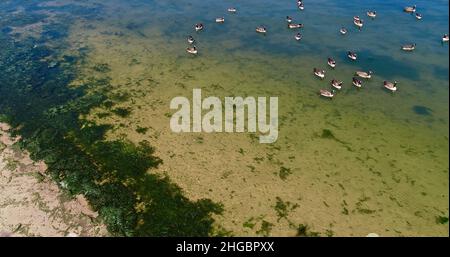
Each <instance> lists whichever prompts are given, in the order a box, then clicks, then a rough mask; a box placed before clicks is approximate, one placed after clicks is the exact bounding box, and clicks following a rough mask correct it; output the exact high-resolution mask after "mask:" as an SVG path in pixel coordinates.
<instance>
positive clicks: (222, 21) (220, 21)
mask: <svg viewBox="0 0 450 257" xmlns="http://www.w3.org/2000/svg"><path fill="white" fill-rule="evenodd" d="M224 22H225V18H224V17H220V18H216V23H224Z"/></svg>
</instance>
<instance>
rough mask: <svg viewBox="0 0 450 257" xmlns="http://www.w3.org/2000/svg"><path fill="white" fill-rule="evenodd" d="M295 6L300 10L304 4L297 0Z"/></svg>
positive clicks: (303, 7) (303, 8)
mask: <svg viewBox="0 0 450 257" xmlns="http://www.w3.org/2000/svg"><path fill="white" fill-rule="evenodd" d="M297 7H298V9H300V10H302V11H303V10H305V6H304V5H303V1H297Z"/></svg>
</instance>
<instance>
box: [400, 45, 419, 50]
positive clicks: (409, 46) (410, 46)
mask: <svg viewBox="0 0 450 257" xmlns="http://www.w3.org/2000/svg"><path fill="white" fill-rule="evenodd" d="M415 49H416V44H407V45H402V50H403V51H407V52H411V51H414V50H415Z"/></svg>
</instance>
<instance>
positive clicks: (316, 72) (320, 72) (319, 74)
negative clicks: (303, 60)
mask: <svg viewBox="0 0 450 257" xmlns="http://www.w3.org/2000/svg"><path fill="white" fill-rule="evenodd" d="M313 71H314V75H316V76H317V77H319V78H320V79H324V78H325V71H324V70H319V69H317V68H314V70H313Z"/></svg>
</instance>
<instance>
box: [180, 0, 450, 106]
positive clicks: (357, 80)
mask: <svg viewBox="0 0 450 257" xmlns="http://www.w3.org/2000/svg"><path fill="white" fill-rule="evenodd" d="M297 7H298V9H299V10H304V9H305V6H304V4H303V1H302V0H297ZM416 9H417V7H416V5H414V6H410V7H405V8H404V9H403V11H404V12H406V13H410V14H414V16H415V17H416V19H418V20H421V19H422V15H421V14H419V13H417V11H416ZM227 11H228V12H229V13H232V14H234V13H236V12H237V9H236V8H233V7H232V8H228V10H227ZM366 15H367V17H369V18H370V19H375V18H376V17H377V12H376V11H373V10H369V11H367V12H366ZM293 20H294V19H293V18H292V17H290V16H286V22H287V27H288V28H289V29H300V28H303V24H301V23H294V22H293ZM215 22H216V23H224V22H225V18H224V17H218V18H216V19H215ZM353 24H354V25H355V26H356V27H357V28H358V29H359V30H361V29H362V27H363V26H364V20H363V19H361V17H360V16H354V17H353ZM194 29H195V31H196V32H199V31H202V30H203V29H204V25H203V24H202V23H198V24H195V25H194ZM256 32H257V33H261V34H266V33H267V28H266V27H265V26H258V27H256ZM340 33H341V34H342V35H346V34H347V33H348V30H347V29H346V28H345V27H342V28H341V29H340ZM294 38H295V40H297V41H300V40H301V39H302V38H303V36H302V34H301V33H296V34H295V35H294ZM187 42H188V44H189V47H188V48H187V49H186V51H187V52H188V53H190V54H193V55H196V54H197V53H198V50H197V47H196V46H195V39H194V38H193V37H192V36H188V38H187ZM442 42H449V35H448V34H445V35H444V36H443V37H442ZM401 49H402V50H403V51H408V52H411V51H414V50H415V49H416V44H415V43H412V44H405V45H402V46H401ZM347 57H348V58H349V59H350V60H351V61H356V60H357V59H358V54H357V53H356V52H353V51H348V52H347ZM327 63H328V66H330V67H331V68H332V69H334V68H336V61H335V60H334V59H333V58H331V57H329V58H328V61H327ZM313 73H314V75H315V76H317V77H318V78H320V79H325V73H326V71H325V70H321V69H318V68H314V69H313ZM372 74H373V72H372V71H370V70H369V71H356V72H355V74H354V75H355V76H354V77H353V78H352V85H353V86H355V87H357V88H361V87H362V85H363V82H362V80H361V79H366V80H368V79H370V78H371V77H372ZM330 85H331V88H332V90H327V89H321V90H320V95H321V96H323V97H327V98H333V97H334V95H335V92H336V91H335V90H340V89H342V86H343V82H342V81H338V80H336V79H332V80H331V82H330ZM383 86H384V88H386V89H387V90H389V91H391V92H396V91H397V82H396V81H394V82H390V81H384V82H383Z"/></svg>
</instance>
